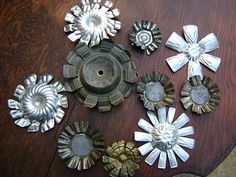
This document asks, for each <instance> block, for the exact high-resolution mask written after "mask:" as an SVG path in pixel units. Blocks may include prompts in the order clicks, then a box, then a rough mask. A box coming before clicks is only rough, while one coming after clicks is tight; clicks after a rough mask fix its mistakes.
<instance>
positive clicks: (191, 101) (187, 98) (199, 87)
mask: <svg viewBox="0 0 236 177" xmlns="http://www.w3.org/2000/svg"><path fill="white" fill-rule="evenodd" d="M219 92H220V90H219V87H218V85H217V84H215V83H214V82H213V81H212V80H211V78H209V77H206V76H204V77H203V79H202V80H201V77H200V76H193V77H190V81H187V82H186V83H185V84H184V86H183V88H182V91H181V102H182V103H183V106H184V108H185V109H192V111H193V112H196V113H198V114H202V113H207V112H211V111H212V110H213V109H214V108H215V107H216V106H218V104H219V102H220V96H219Z"/></svg>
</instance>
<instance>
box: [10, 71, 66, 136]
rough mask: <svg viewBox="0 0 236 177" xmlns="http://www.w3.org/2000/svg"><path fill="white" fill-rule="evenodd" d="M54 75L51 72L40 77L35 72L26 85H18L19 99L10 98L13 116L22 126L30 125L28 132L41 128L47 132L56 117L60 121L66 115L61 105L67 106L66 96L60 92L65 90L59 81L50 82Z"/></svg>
mask: <svg viewBox="0 0 236 177" xmlns="http://www.w3.org/2000/svg"><path fill="white" fill-rule="evenodd" d="M52 79H53V77H52V75H50V74H45V75H42V76H40V77H39V78H38V80H37V76H36V75H35V74H32V75H30V76H29V77H28V78H27V79H25V84H26V87H24V86H22V85H18V86H17V88H16V91H15V93H14V96H16V97H17V98H18V101H15V100H12V99H9V100H8V106H9V108H11V109H13V110H11V111H10V114H11V116H12V118H14V119H17V120H16V121H15V123H16V124H17V125H19V126H20V127H28V126H29V127H28V132H36V131H38V130H39V129H40V126H41V131H42V132H45V131H48V130H50V129H52V128H53V127H54V124H55V122H54V119H55V120H56V122H57V123H59V122H60V121H61V119H62V117H63V116H64V111H62V110H61V109H60V106H62V107H64V108H67V107H68V102H67V98H66V96H63V95H60V94H59V92H62V91H65V88H64V86H63V85H62V84H61V83H59V82H55V83H50V82H51V81H52ZM59 119H60V121H59Z"/></svg>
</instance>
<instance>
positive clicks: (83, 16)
mask: <svg viewBox="0 0 236 177" xmlns="http://www.w3.org/2000/svg"><path fill="white" fill-rule="evenodd" d="M81 2H82V8H80V7H79V6H78V5H76V6H74V7H72V8H71V12H72V14H71V13H67V14H66V16H65V21H66V22H68V23H69V24H67V25H65V27H64V31H65V32H69V33H70V34H69V35H68V38H69V39H70V40H71V41H73V42H74V41H76V40H79V42H80V43H86V44H87V45H89V46H91V47H92V46H95V45H97V44H99V43H100V41H101V40H103V39H109V37H108V35H110V36H115V35H116V33H117V31H118V30H119V29H120V28H121V22H120V21H118V20H114V19H113V18H114V17H117V16H119V14H120V11H119V10H118V9H117V8H115V9H113V10H111V8H112V6H113V3H112V2H111V1H106V2H105V4H104V5H103V6H100V3H101V0H93V2H92V3H91V4H90V3H89V0H82V1H81Z"/></svg>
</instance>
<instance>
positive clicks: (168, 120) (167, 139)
mask: <svg viewBox="0 0 236 177" xmlns="http://www.w3.org/2000/svg"><path fill="white" fill-rule="evenodd" d="M175 112H176V110H175V108H172V107H170V108H169V110H168V114H167V111H166V107H162V108H159V109H158V110H157V113H158V117H157V116H156V115H155V113H154V112H152V111H148V112H147V115H148V117H149V119H150V121H151V124H150V123H149V122H147V121H146V120H144V119H140V120H139V122H138V126H139V127H140V128H142V129H143V130H145V131H146V132H138V131H136V132H134V139H135V140H136V141H140V142H146V143H145V144H144V145H142V146H140V147H139V148H138V150H139V152H140V153H141V154H142V155H143V156H144V155H146V154H148V153H149V152H150V153H149V155H148V156H147V157H146V159H145V162H146V163H147V164H149V165H153V164H154V162H155V161H156V160H157V159H158V157H159V162H158V168H162V169H165V168H166V166H167V165H166V164H167V161H169V165H170V167H171V168H176V167H178V162H177V159H176V156H178V157H179V158H180V159H181V160H182V161H183V162H186V161H187V160H188V158H189V154H188V152H186V151H185V150H184V148H182V147H185V148H188V149H193V148H194V145H195V140H194V139H192V138H189V137H186V136H189V135H192V134H194V129H193V127H192V126H187V127H184V126H185V125H186V124H187V123H188V122H189V118H188V116H187V115H186V114H184V113H183V114H181V115H180V116H179V117H178V118H177V119H176V120H175V121H174V116H175Z"/></svg>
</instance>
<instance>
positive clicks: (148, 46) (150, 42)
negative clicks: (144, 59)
mask: <svg viewBox="0 0 236 177" xmlns="http://www.w3.org/2000/svg"><path fill="white" fill-rule="evenodd" d="M129 39H130V41H131V45H132V46H134V45H136V46H137V47H140V48H141V49H142V50H145V51H146V53H147V54H148V55H150V54H151V53H152V52H154V51H155V50H156V49H157V48H158V45H159V44H160V43H161V42H162V41H161V32H160V29H159V28H158V27H157V25H156V24H154V23H152V22H150V21H147V20H142V21H140V22H135V23H134V24H133V26H132V29H131V30H130V32H129Z"/></svg>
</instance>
